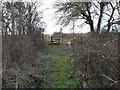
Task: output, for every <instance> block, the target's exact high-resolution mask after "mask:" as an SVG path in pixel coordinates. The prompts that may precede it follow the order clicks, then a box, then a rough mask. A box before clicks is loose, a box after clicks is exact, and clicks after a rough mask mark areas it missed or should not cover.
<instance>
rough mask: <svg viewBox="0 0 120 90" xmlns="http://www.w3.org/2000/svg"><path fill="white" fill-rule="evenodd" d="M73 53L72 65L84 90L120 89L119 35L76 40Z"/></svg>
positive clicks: (104, 34) (109, 34)
mask: <svg viewBox="0 0 120 90" xmlns="http://www.w3.org/2000/svg"><path fill="white" fill-rule="evenodd" d="M72 51H74V52H73V60H74V62H73V63H72V64H74V67H75V68H76V72H77V73H78V74H79V77H78V78H79V79H80V83H82V85H83V87H84V88H86V87H88V88H110V87H117V88H120V87H119V86H120V78H119V68H120V64H119V59H118V34H112V33H107V35H106V33H101V34H100V36H99V37H98V38H94V39H93V38H86V39H85V38H81V39H76V40H74V45H73V48H72Z"/></svg>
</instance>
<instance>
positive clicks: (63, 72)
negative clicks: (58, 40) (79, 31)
mask: <svg viewBox="0 0 120 90" xmlns="http://www.w3.org/2000/svg"><path fill="white" fill-rule="evenodd" d="M45 53H46V54H47V55H51V57H49V58H47V60H48V61H49V62H51V63H52V64H51V68H50V69H51V72H50V73H48V74H47V76H46V77H47V78H46V81H47V83H49V85H48V86H46V87H47V88H70V87H71V85H73V84H75V82H76V80H75V79H74V78H72V79H68V77H67V76H68V74H69V73H72V72H73V71H72V70H68V68H69V67H70V65H69V64H68V60H69V59H70V58H69V56H68V55H67V54H66V53H65V51H64V50H63V46H61V45H60V46H48V48H47V50H46V51H45Z"/></svg>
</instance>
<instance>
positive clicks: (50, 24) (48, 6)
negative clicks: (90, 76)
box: [42, 0, 89, 34]
mask: <svg viewBox="0 0 120 90" xmlns="http://www.w3.org/2000/svg"><path fill="white" fill-rule="evenodd" d="M55 1H56V0H43V1H42V2H43V6H42V9H43V20H44V21H45V23H46V24H47V27H46V29H45V33H46V34H52V33H54V32H56V31H60V28H61V26H60V25H56V23H55V22H56V20H53V18H54V16H55V13H54V11H55V9H53V4H54V2H55ZM62 30H63V32H64V33H72V32H73V31H72V30H71V29H70V25H69V26H67V27H62ZM74 30H75V32H76V33H81V32H82V33H86V32H88V31H89V26H88V25H86V26H85V27H83V28H76V27H75V29H74Z"/></svg>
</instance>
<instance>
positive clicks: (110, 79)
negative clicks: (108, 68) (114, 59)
mask: <svg viewBox="0 0 120 90" xmlns="http://www.w3.org/2000/svg"><path fill="white" fill-rule="evenodd" d="M101 76H103V77H106V78H107V79H109V80H110V81H112V82H114V83H118V82H119V81H115V80H113V79H112V78H110V77H108V76H106V75H103V74H101Z"/></svg>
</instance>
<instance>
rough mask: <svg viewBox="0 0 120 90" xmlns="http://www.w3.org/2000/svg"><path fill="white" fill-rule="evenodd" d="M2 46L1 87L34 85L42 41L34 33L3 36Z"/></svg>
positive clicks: (42, 47)
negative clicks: (30, 34)
mask: <svg viewBox="0 0 120 90" xmlns="http://www.w3.org/2000/svg"><path fill="white" fill-rule="evenodd" d="M36 43H37V45H36ZM2 46H3V47H2V48H3V52H2V53H3V57H2V65H3V88H6V87H7V88H17V87H23V88H27V87H29V88H31V87H35V85H34V84H32V83H34V81H35V80H36V78H35V77H34V76H36V74H37V73H38V68H39V64H40V60H41V59H42V49H44V48H45V45H44V41H43V40H41V38H40V37H38V36H35V35H32V36H28V35H14V36H3V45H2ZM37 58H39V60H38V59H37ZM33 77H34V78H33ZM37 78H38V77H37ZM39 79H41V80H40V83H41V82H42V81H43V80H42V77H39ZM40 85H41V84H40Z"/></svg>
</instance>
